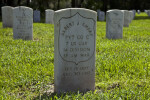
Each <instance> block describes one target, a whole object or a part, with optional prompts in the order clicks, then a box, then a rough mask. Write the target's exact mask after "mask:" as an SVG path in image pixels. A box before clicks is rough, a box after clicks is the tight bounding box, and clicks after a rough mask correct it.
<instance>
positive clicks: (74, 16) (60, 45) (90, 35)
mask: <svg viewBox="0 0 150 100" xmlns="http://www.w3.org/2000/svg"><path fill="white" fill-rule="evenodd" d="M96 21H97V13H96V12H95V11H92V10H88V9H83V8H68V9H62V10H59V11H56V12H55V16H54V22H55V23H54V31H55V36H54V37H55V39H54V40H55V42H54V44H55V46H54V47H55V48H54V55H55V57H54V91H55V92H57V93H61V92H77V91H78V90H79V91H80V92H86V91H89V90H92V91H94V89H95V48H96V45H95V42H96Z"/></svg>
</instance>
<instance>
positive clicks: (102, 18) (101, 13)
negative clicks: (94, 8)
mask: <svg viewBox="0 0 150 100" xmlns="http://www.w3.org/2000/svg"><path fill="white" fill-rule="evenodd" d="M97 14H98V20H99V21H104V20H105V12H103V11H99V12H98V13H97Z"/></svg>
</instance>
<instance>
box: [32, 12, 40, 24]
mask: <svg viewBox="0 0 150 100" xmlns="http://www.w3.org/2000/svg"><path fill="white" fill-rule="evenodd" d="M40 19H41V17H40V11H39V10H34V12H33V20H34V22H40Z"/></svg>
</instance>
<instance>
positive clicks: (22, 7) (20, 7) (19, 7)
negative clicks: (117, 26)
mask: <svg viewBox="0 0 150 100" xmlns="http://www.w3.org/2000/svg"><path fill="white" fill-rule="evenodd" d="M14 9H30V10H33V9H32V8H29V7H26V6H18V7H15V8H14Z"/></svg>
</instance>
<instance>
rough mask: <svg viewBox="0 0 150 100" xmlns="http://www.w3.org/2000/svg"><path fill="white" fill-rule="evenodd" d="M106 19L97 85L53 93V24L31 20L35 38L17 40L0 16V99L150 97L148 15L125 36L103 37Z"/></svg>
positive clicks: (101, 26)
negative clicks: (83, 91) (76, 90)
mask: <svg viewBox="0 0 150 100" xmlns="http://www.w3.org/2000/svg"><path fill="white" fill-rule="evenodd" d="M105 34H106V22H97V37H96V73H95V79H96V83H95V84H96V87H95V88H96V89H95V91H94V92H90V91H89V92H87V93H85V94H82V93H79V92H78V93H66V94H61V95H57V94H55V93H52V91H53V88H54V87H53V84H54V26H53V25H50V24H44V23H34V24H33V35H34V40H33V41H23V40H13V33H12V29H11V28H6V29H3V28H2V23H1V22H0V100H16V99H36V100H38V99H46V100H47V99H50V100H51V99H66V100H68V99H71V100H72V99H73V100H74V99H80V100H83V99H93V100H95V99H96V100H100V99H102V100H104V99H108V100H113V99H114V100H139V99H140V100H150V17H148V16H147V15H146V14H145V13H141V14H140V15H137V16H136V18H135V20H133V21H132V23H131V24H130V27H129V28H124V29H123V39H118V40H108V39H106V38H105Z"/></svg>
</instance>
